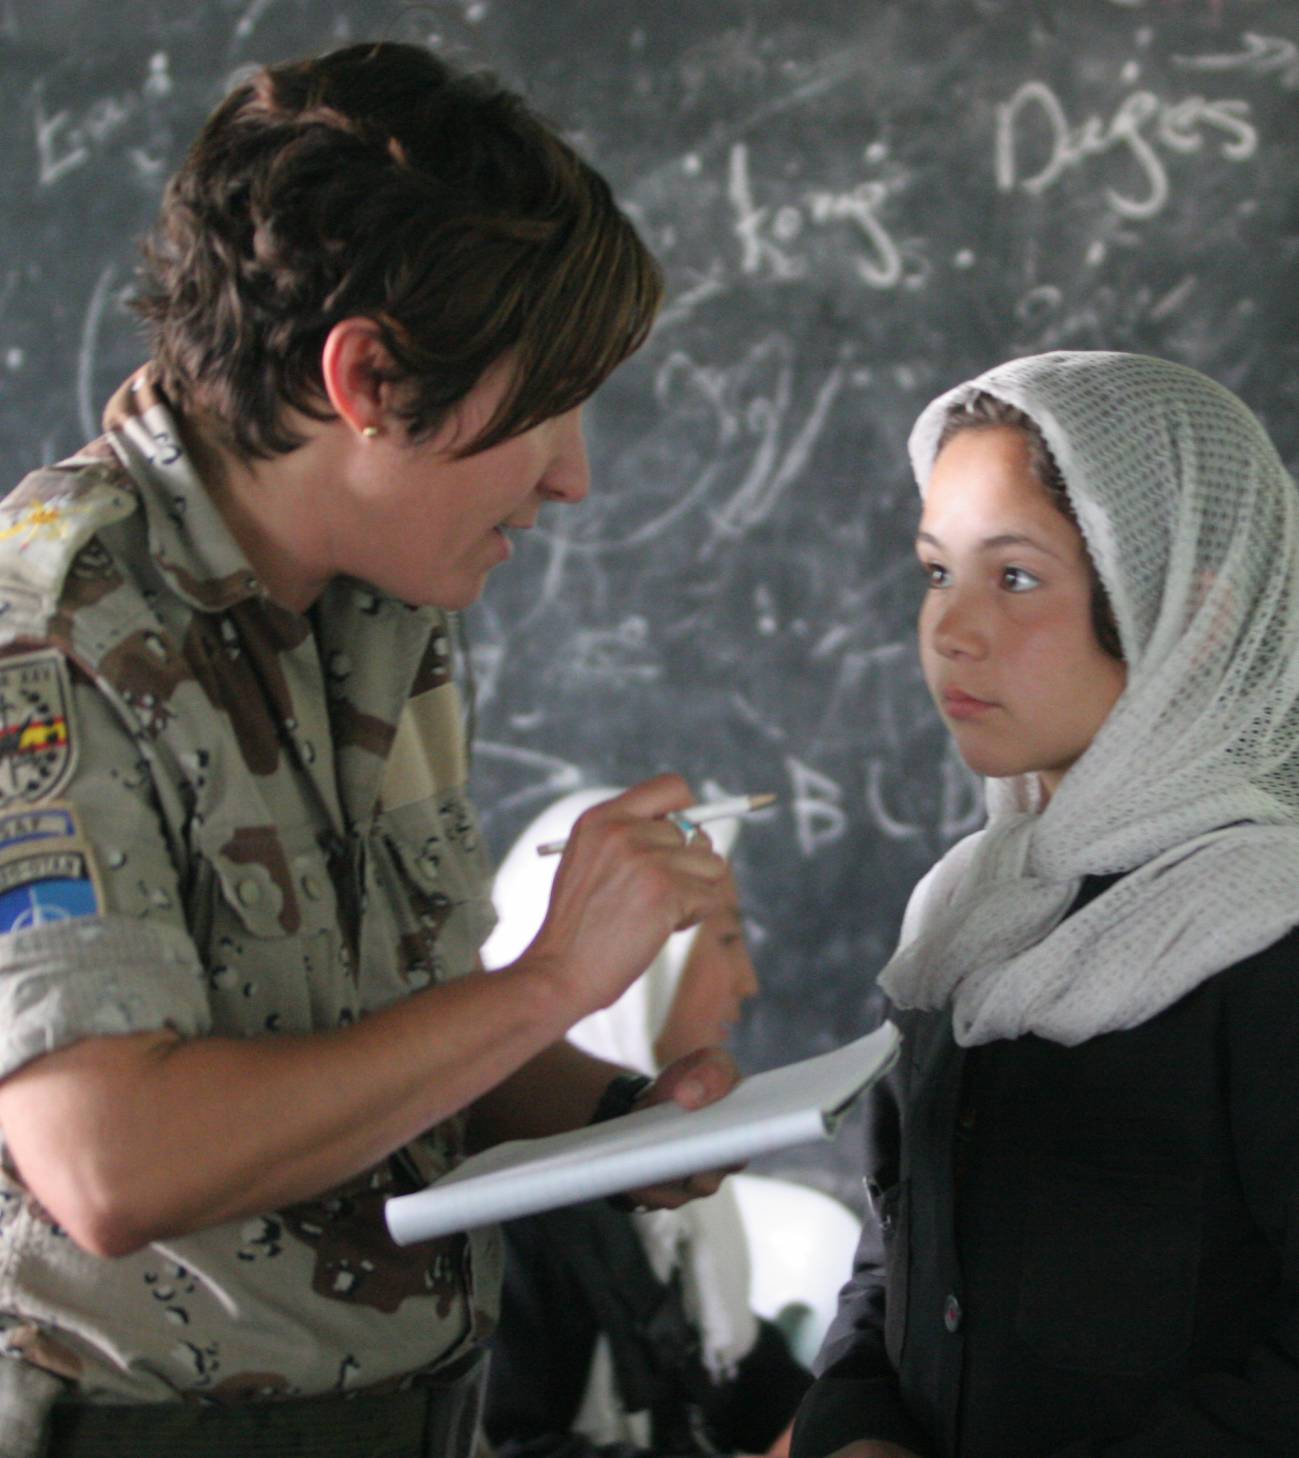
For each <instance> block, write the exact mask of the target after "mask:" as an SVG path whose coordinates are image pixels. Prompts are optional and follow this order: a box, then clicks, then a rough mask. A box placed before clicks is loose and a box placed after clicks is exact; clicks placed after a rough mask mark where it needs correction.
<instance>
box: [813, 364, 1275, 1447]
mask: <svg viewBox="0 0 1299 1458" xmlns="http://www.w3.org/2000/svg"><path fill="white" fill-rule="evenodd" d="M911 454H912V461H913V465H914V469H915V473H916V478H917V480H918V482H919V484H920V487H921V491H922V494H923V495H924V498H925V499H924V512H923V516H922V519H921V524H920V531H919V533H918V536H917V548H918V552H919V556H920V561H921V566H922V570H923V571H924V573H925V577H926V580H927V583H928V590H927V593H926V597H925V602H924V606H923V608H922V611H921V616H920V644H921V658H922V662H923V665H924V671H925V676H926V681H927V683H928V685H929V687H930V690H931V692H932V694H933V696H934V698H935V701H936V702H937V705H938V708H939V711H940V712H941V713H942V715H943V717H944V720H945V722H946V723H947V725H948V727H949V729H950V730H951V732H952V734H953V737H954V739H955V741H956V744H957V746H958V749H959V750H960V753H961V755H962V757H963V758H964V759H965V760H966V762H967V763H968V764H969V765H970V767H971V768H972V769H974V770H976V771H978V772H980V773H982V774H984V775H986V776H987V777H988V804H989V823H988V825H987V827H986V828H985V829H984V830H983V831H981V832H980V833H978V834H977V835H975V836H973V837H971V838H969V839H968V840H966V841H964V842H962V843H961V844H960V845H958V846H957V847H956V848H955V849H954V850H952V851H951V852H950V853H949V854H948V855H947V856H946V857H945V858H944V859H943V860H942V861H941V862H940V863H939V864H938V866H937V867H935V869H934V870H933V871H932V872H931V873H930V874H929V876H927V877H926V878H925V880H924V881H923V882H922V883H921V885H920V886H919V888H918V889H917V891H916V893H915V895H914V896H913V898H912V903H911V905H910V906H909V908H908V912H907V917H906V919H905V921H904V925H903V935H902V942H901V949H900V950H899V952H898V953H897V954H896V955H895V957H894V958H893V960H892V961H891V962H890V964H889V966H888V967H887V968H886V969H885V971H884V973H883V974H882V976H881V979H880V980H881V985H882V987H883V988H884V990H885V992H886V993H887V994H888V996H889V998H890V999H891V1000H892V1003H893V1007H894V1009H895V1011H894V1012H893V1014H892V1015H893V1016H894V1017H895V1018H896V1019H897V1021H898V1022H899V1024H900V1025H901V1027H902V1029H903V1032H904V1035H905V1043H904V1056H903V1059H902V1060H901V1062H900V1064H899V1068H898V1070H897V1072H896V1073H895V1074H894V1075H893V1076H892V1078H891V1079H890V1082H889V1084H888V1086H887V1087H885V1088H883V1089H882V1090H881V1091H880V1094H879V1097H878V1098H877V1099H876V1100H875V1103H874V1105H873V1118H872V1122H871V1136H872V1137H871V1139H870V1148H869V1156H868V1181H867V1184H868V1189H869V1191H870V1195H871V1201H872V1210H873V1219H870V1220H868V1222H867V1229H866V1231H865V1232H864V1234H863V1238H862V1244H861V1246H860V1248H859V1253H858V1259H857V1263H856V1267H855V1270H854V1275H853V1279H852V1281H851V1282H850V1283H849V1285H848V1287H846V1288H845V1291H844V1293H843V1296H842V1298H841V1303H840V1311H839V1316H838V1318H837V1320H836V1323H835V1325H834V1327H833V1328H832V1330H831V1333H830V1336H829V1338H828V1339H827V1342H826V1345H825V1347H824V1348H823V1351H822V1354H821V1357H820V1359H819V1364H818V1365H819V1369H820V1374H821V1375H820V1377H819V1380H818V1381H817V1383H816V1384H815V1386H814V1387H813V1389H812V1391H811V1393H810V1394H809V1397H808V1399H807V1401H806V1402H805V1403H804V1406H803V1408H802V1411H801V1412H800V1416H799V1420H798V1425H797V1428H796V1432H795V1440H794V1450H793V1451H794V1453H795V1454H796V1455H798V1458H812V1455H827V1454H836V1455H838V1458H886V1455H889V1458H892V1455H912V1454H915V1455H923V1458H940V1455H941V1458H956V1455H958V1454H959V1455H960V1458H1210V1455H1212V1458H1244V1455H1247V1454H1248V1455H1251V1458H1264V1455H1266V1458H1280V1455H1282V1454H1290V1453H1297V1452H1299V1372H1297V1371H1296V1363H1297V1362H1299V1305H1297V1304H1296V1299H1295V1298H1296V1289H1295V1282H1296V1276H1297V1275H1299V1060H1296V1058H1295V1056H1294V1055H1295V1050H1296V1048H1299V934H1297V933H1296V932H1295V930H1294V928H1295V927H1296V925H1299V824H1297V823H1296V822H1297V820H1299V706H1297V702H1296V701H1297V699H1299V511H1297V508H1299V498H1297V497H1296V493H1295V487H1294V483H1293V482H1292V481H1291V479H1290V477H1289V476H1288V474H1287V473H1286V471H1285V469H1284V468H1283V466H1282V465H1281V462H1280V461H1279V459H1278V458H1277V455H1276V452H1275V450H1274V449H1273V447H1272V445H1271V443H1270V442H1269V441H1268V439H1267V437H1266V435H1265V434H1264V432H1263V430H1262V429H1261V428H1260V426H1259V425H1258V423H1257V421H1255V419H1254V418H1253V416H1252V415H1250V413H1249V412H1248V411H1247V410H1246V409H1245V408H1244V406H1243V405H1242V404H1241V403H1240V402H1239V401H1238V400H1237V399H1236V398H1235V397H1234V396H1232V395H1231V394H1230V393H1228V392H1227V391H1226V390H1224V389H1222V388H1220V387H1219V386H1217V385H1216V384H1214V383H1213V382H1212V381H1210V380H1208V379H1205V378H1204V377H1203V376H1201V375H1199V374H1197V373H1195V372H1194V371H1192V370H1189V369H1185V368H1183V367H1181V366H1178V365H1174V364H1169V363H1167V362H1164V361H1160V360H1155V359H1147V358H1142V357H1138V356H1133V355H1122V354H1112V353H1099V352H1097V353H1056V354H1049V355H1043V356H1040V357H1035V358H1030V359H1023V360H1018V361H1015V362H1013V363H1010V364H1007V365H1005V366H1002V367H1001V368H999V369H996V370H993V371H991V372H990V373H988V374H986V375H984V376H982V377H980V378H978V379H976V380H973V381H971V382H968V383H967V384H964V385H961V386H959V387H958V388H956V389H955V390H952V391H950V392H948V393H947V394H945V395H943V396H941V397H940V398H939V399H938V400H936V401H934V402H933V403H932V404H931V405H930V406H929V407H928V408H927V409H926V410H925V411H924V412H923V414H922V415H921V417H920V419H919V421H918V422H917V425H916V427H915V430H914V431H913V434H912V439H911Z"/></svg>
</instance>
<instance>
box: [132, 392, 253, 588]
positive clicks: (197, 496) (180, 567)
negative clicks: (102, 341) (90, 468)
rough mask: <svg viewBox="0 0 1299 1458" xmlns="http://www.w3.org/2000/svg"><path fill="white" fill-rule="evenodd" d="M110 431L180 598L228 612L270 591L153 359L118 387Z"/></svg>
mask: <svg viewBox="0 0 1299 1458" xmlns="http://www.w3.org/2000/svg"><path fill="white" fill-rule="evenodd" d="M104 429H105V431H106V433H107V437H108V441H109V443H110V444H111V445H112V447H113V449H114V451H115V452H116V454H117V456H118V458H119V459H120V460H121V462H122V465H123V466H124V467H125V468H126V470H127V471H128V473H129V474H130V476H131V479H132V480H133V481H134V482H135V484H136V486H137V488H138V490H139V494H140V499H141V501H142V503H143V505H144V510H145V516H146V518H147V520H148V525H149V552H150V555H151V556H152V557H153V559H154V561H155V562H156V563H157V566H158V570H159V571H160V572H161V573H162V575H163V576H164V577H165V578H166V579H167V581H168V582H169V583H170V584H171V587H172V588H173V590H174V591H175V592H176V594H177V596H179V597H180V598H182V599H183V600H184V601H185V602H187V603H188V604H189V605H190V606H191V607H194V608H197V609H198V610H199V611H201V612H223V611H225V610H227V609H229V608H231V607H233V606H234V605H235V604H236V603H239V602H243V601H245V600H246V599H248V598H252V597H265V596H266V590H265V588H264V587H263V586H262V584H261V582H260V581H259V580H258V577H257V574H256V573H255V572H254V571H253V569H252V566H251V565H250V563H249V561H248V558H247V557H246V556H245V554H244V552H243V550H242V548H241V547H240V546H239V543H238V542H237V541H236V540H235V537H234V534H233V532H231V530H230V528H229V526H228V525H227V524H226V520H225V518H224V517H223V516H222V515H221V513H220V511H219V510H218V509H217V507H216V504H215V502H214V501H213V500H212V497H211V496H210V495H209V493H208V491H207V490H206V488H205V487H204V485H203V483H202V481H201V480H200V479H199V476H198V473H197V471H196V470H195V469H194V464H193V462H192V461H191V460H190V458H189V456H188V455H187V454H186V453H185V446H184V442H183V440H182V438H181V433H180V427H179V425H178V423H177V420H176V417H175V415H174V413H173V411H172V409H171V406H170V403H169V402H168V400H167V398H166V397H165V396H164V395H163V393H162V390H161V389H160V387H159V385H158V383H157V379H156V376H155V374H154V370H153V367H152V365H145V366H144V367H143V368H141V369H139V370H137V371H136V372H135V374H133V375H132V376H131V377H130V378H129V379H128V380H126V381H125V383H124V384H122V385H121V386H120V387H119V389H118V390H117V392H116V393H115V394H114V395H113V397H112V399H111V400H110V401H109V402H108V405H107V407H106V408H105V410H104Z"/></svg>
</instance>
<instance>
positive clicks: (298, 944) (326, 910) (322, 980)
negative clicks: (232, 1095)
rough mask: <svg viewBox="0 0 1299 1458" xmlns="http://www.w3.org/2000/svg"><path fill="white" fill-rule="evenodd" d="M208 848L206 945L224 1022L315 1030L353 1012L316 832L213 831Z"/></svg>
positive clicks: (203, 886)
mask: <svg viewBox="0 0 1299 1458" xmlns="http://www.w3.org/2000/svg"><path fill="white" fill-rule="evenodd" d="M201 855H202V859H203V862H204V863H205V865H206V874H205V875H203V877H202V881H201V885H200V899H202V900H203V901H204V902H205V903H206V904H205V906H204V908H203V915H202V917H201V921H202V942H203V945H202V946H201V947H200V952H201V954H202V956H203V959H204V963H205V966H206V968H207V971H208V980H209V984H210V987H211V989H212V993H213V995H214V1008H217V1007H220V1008H221V1009H222V1011H223V1012H224V1014H225V1017H224V1021H225V1022H226V1025H227V1026H228V1027H229V1026H230V1025H231V1024H232V1023H233V1025H234V1026H235V1027H238V1028H240V1029H241V1030H243V1031H251V1030H254V1029H255V1030H259V1031H272V1032H278V1031H289V1030H292V1031H311V1030H316V1029H320V1028H322V1027H332V1026H336V1025H337V1024H339V1023H343V1022H348V1021H351V1020H353V1018H354V1017H355V1015H356V1006H355V1004H356V998H355V990H354V986H353V978H352V977H351V976H349V975H348V971H347V967H346V966H345V964H344V959H343V957H342V948H343V946H344V943H343V939H342V937H341V936H340V931H339V923H338V902H337V898H336V895H335V891H334V884H333V880H332V878H331V876H330V873H329V866H328V862H327V861H326V858H325V854H324V851H323V850H322V849H321V846H320V845H319V843H318V841H317V838H316V836H315V834H314V832H313V831H312V830H311V829H310V828H307V827H303V828H300V829H298V830H297V831H294V830H283V829H281V828H279V827H276V826H271V825H256V826H240V827H238V828H237V829H235V830H233V831H230V830H227V831H224V832H221V833H218V832H216V831H215V830H210V831H209V833H208V834H207V835H206V836H205V838H204V843H203V845H202V847H201Z"/></svg>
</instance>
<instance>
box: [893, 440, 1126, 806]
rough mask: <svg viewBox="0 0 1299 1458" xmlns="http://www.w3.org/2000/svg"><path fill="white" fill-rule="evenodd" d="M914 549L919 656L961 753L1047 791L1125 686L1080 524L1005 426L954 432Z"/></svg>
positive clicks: (979, 769)
mask: <svg viewBox="0 0 1299 1458" xmlns="http://www.w3.org/2000/svg"><path fill="white" fill-rule="evenodd" d="M916 554H917V556H918V557H919V558H920V564H921V567H922V568H923V569H924V572H925V576H926V578H927V579H928V583H929V586H928V591H927V592H926V594H925V601H924V605H923V606H922V608H921V610H920V661H921V665H922V667H923V669H924V674H925V682H926V683H927V684H928V685H929V691H930V693H931V694H933V696H934V702H935V703H936V704H937V705H938V711H939V713H940V714H942V716H943V720H944V722H945V723H946V725H947V727H948V730H949V731H950V732H951V734H952V737H953V738H954V740H955V741H956V747H957V749H958V750H959V751H960V754H961V758H962V759H964V761H965V762H966V764H968V765H969V767H970V768H971V769H972V770H974V771H975V772H976V773H978V774H983V775H992V776H998V777H999V776H1004V775H1017V774H1025V773H1032V772H1036V773H1037V775H1038V776H1039V777H1040V779H1041V782H1042V786H1043V789H1044V791H1045V792H1046V794H1047V795H1048V796H1049V795H1051V794H1053V793H1054V791H1055V789H1056V787H1057V786H1058V785H1059V783H1060V781H1061V779H1062V778H1063V777H1064V775H1065V773H1066V771H1067V770H1068V769H1069V768H1070V766H1071V765H1073V764H1074V763H1075V761H1076V760H1077V759H1078V758H1079V756H1080V755H1081V754H1082V753H1083V751H1084V750H1085V749H1086V748H1087V746H1088V745H1089V744H1090V743H1091V742H1092V739H1093V737H1094V736H1095V734H1096V731H1097V730H1098V729H1099V728H1100V726H1101V724H1102V723H1104V721H1105V718H1106V716H1107V715H1108V714H1109V712H1110V710H1111V709H1112V708H1113V707H1114V703H1115V701H1116V700H1117V699H1118V697H1119V695H1120V694H1121V693H1122V692H1123V686H1124V683H1125V682H1126V679H1127V670H1126V669H1125V667H1124V665H1123V664H1122V663H1120V662H1119V661H1118V660H1117V659H1114V658H1112V657H1110V655H1109V654H1107V653H1106V652H1105V651H1104V650H1103V649H1102V648H1101V646H1100V644H1099V643H1098V642H1097V641H1096V635H1095V632H1094V630H1093V628H1092V620H1091V593H1092V588H1091V574H1090V570H1089V564H1088V559H1087V553H1086V548H1085V547H1084V546H1083V540H1082V534H1081V533H1080V532H1079V530H1078V528H1077V527H1076V526H1074V524H1073V523H1072V522H1071V521H1070V520H1069V519H1068V518H1067V517H1066V516H1064V515H1063V514H1062V513H1061V512H1060V511H1059V510H1058V509H1057V508H1056V506H1055V505H1054V504H1053V503H1052V501H1051V498H1050V496H1049V495H1048V494H1047V491H1046V488H1045V487H1044V486H1043V485H1042V484H1041V482H1040V481H1039V480H1038V478H1037V476H1036V474H1035V473H1034V471H1033V468H1032V465H1031V463H1030V457H1029V449H1028V440H1027V437H1026V436H1025V435H1024V433H1023V432H1022V431H1020V430H1016V429H1014V428H1013V427H1010V426H1005V427H1002V426H997V427H993V428H984V429H978V430H963V431H961V432H960V434H958V435H955V436H953V437H952V439H951V440H950V441H948V443H947V444H946V445H945V446H944V447H943V449H942V451H941V452H940V453H939V456H938V460H937V462H936V463H935V465H934V470H933V474H932V476H931V478H930V482H929V491H928V494H927V496H926V498H925V507H924V513H923V515H922V516H921V519H920V529H919V531H918V532H917V534H916Z"/></svg>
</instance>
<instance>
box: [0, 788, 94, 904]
mask: <svg viewBox="0 0 1299 1458" xmlns="http://www.w3.org/2000/svg"><path fill="white" fill-rule="evenodd" d="M80 830H81V827H80V825H79V824H78V822H77V813H76V811H75V810H74V809H73V807H72V806H71V805H68V804H65V803H60V802H56V803H54V804H52V805H42V806H41V807H40V808H39V809H35V810H14V811H9V812H8V813H3V814H0V932H12V931H27V930H30V929H31V928H32V927H38V926H49V925H50V924H51V923H52V922H56V921H74V920H76V919H78V918H80V917H83V916H97V915H98V914H99V911H100V908H101V907H102V905H103V897H102V895H101V894H100V887H99V878H98V876H97V875H96V871H95V862H94V859H93V857H92V855H91V852H90V850H89V849H88V847H87V846H86V843H85V842H84V840H82V839H81V836H80Z"/></svg>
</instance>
